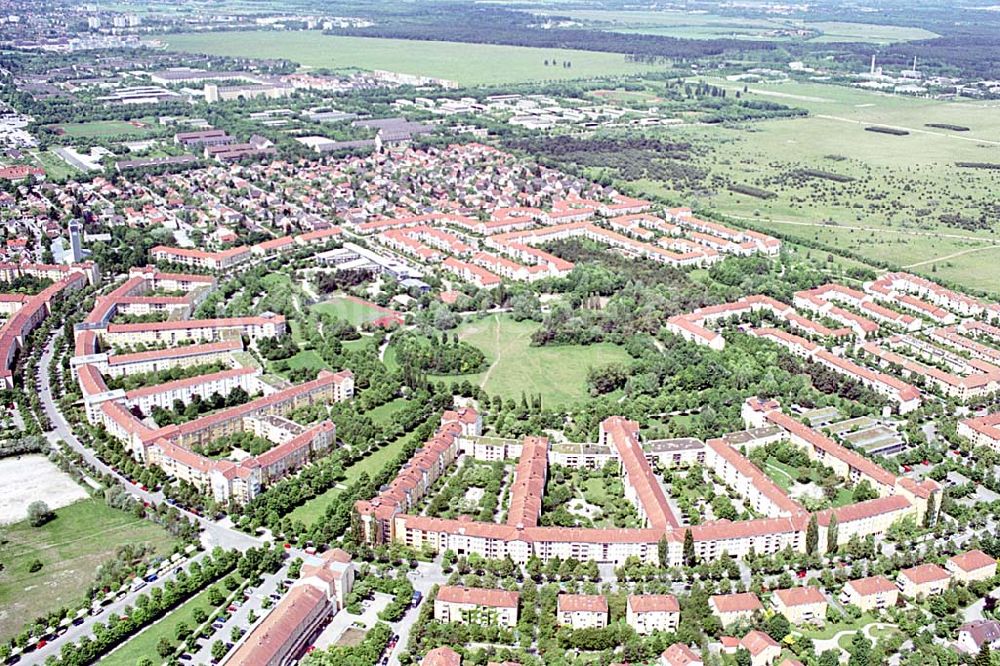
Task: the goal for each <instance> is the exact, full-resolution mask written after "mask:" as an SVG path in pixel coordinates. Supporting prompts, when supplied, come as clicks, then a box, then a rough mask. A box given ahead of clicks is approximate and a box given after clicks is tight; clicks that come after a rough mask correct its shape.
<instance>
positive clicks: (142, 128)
mask: <svg viewBox="0 0 1000 666" xmlns="http://www.w3.org/2000/svg"><path fill="white" fill-rule="evenodd" d="M144 120H145V121H146V123H148V122H154V119H152V118H147V119H144ZM137 122H139V123H140V124H132V123H130V122H126V121H124V120H95V121H92V122H86V123H65V124H62V125H53V128H56V127H58V128H61V129H62V131H63V133H64V134H63V135H64V136H67V137H72V138H90V137H108V136H133V137H141V136H143V135H144V134H146V133H148V132H149V131H150V130H151V127H150V126H149V125H146V124H144V123H141V121H137Z"/></svg>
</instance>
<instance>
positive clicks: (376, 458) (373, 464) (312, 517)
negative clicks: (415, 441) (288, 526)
mask: <svg viewBox="0 0 1000 666" xmlns="http://www.w3.org/2000/svg"><path fill="white" fill-rule="evenodd" d="M394 402H398V401H394ZM388 404H389V405H392V404H393V403H388ZM383 406H384V405H383ZM372 411H373V412H374V411H376V410H372ZM408 437H409V435H403V436H402V437H400V438H399V439H397V440H395V441H394V442H390V443H389V444H388V445H386V446H383V447H382V448H381V449H379V450H378V451H375V452H374V453H371V454H370V455H368V456H366V457H365V458H362V459H361V460H359V461H357V462H355V463H354V464H353V465H350V466H349V467H347V468H346V469H345V470H344V474H345V475H346V478H345V479H344V485H348V486H349V485H350V484H352V483H354V482H355V481H357V480H358V478H359V477H360V476H361V474H362V473H367V474H368V476H370V477H371V476H374V475H376V474H378V473H379V472H380V471H382V468H383V467H385V466H386V465H388V464H389V462H390V461H392V460H394V459H395V458H396V456H398V455H399V453H400V452H401V451H402V450H403V446H404V445H405V444H406V441H407V438H408ZM340 492H341V491H340V489H339V488H330V489H329V490H327V491H326V492H323V493H321V494H319V495H317V496H316V497H314V498H312V499H311V500H308V501H307V502H305V503H304V504H302V505H301V506H297V507H295V509H294V510H292V512H291V513H289V514H288V517H289V518H291V519H292V520H300V521H302V523H303V524H305V525H312V524H313V523H314V522H315V521H317V520H319V519H320V518H322V517H323V514H324V513H325V512H326V508H327V507H328V506H330V503H331V502H332V501H333V498H334V497H336V496H337V495H338V494H339V493H340Z"/></svg>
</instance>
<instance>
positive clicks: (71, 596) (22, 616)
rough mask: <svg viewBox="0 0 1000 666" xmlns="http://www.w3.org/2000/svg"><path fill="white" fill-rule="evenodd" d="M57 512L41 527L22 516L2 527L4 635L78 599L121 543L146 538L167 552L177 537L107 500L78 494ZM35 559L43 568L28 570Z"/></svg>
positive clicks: (0, 626) (0, 618)
mask: <svg viewBox="0 0 1000 666" xmlns="http://www.w3.org/2000/svg"><path fill="white" fill-rule="evenodd" d="M55 514H56V517H55V519H53V520H52V521H50V522H48V523H46V524H45V525H42V526H41V527H31V526H30V525H29V524H28V523H27V522H21V523H16V524H14V525H10V526H7V527H4V528H3V531H4V533H5V536H6V540H5V541H4V542H3V543H0V563H2V564H3V570H2V571H0V608H3V609H4V612H3V613H0V638H8V637H10V636H13V635H14V634H16V633H17V632H18V631H20V630H21V628H22V627H23V625H24V624H25V622H28V621H30V620H33V619H34V618H36V617H38V616H39V615H43V614H45V613H48V612H51V611H53V610H56V609H58V608H60V607H62V606H73V605H75V604H77V603H80V602H81V601H82V600H83V595H84V593H85V592H86V590H87V587H88V586H89V585H90V583H91V582H93V580H94V572H95V571H96V569H97V567H98V566H100V565H101V564H102V563H104V562H107V561H108V560H110V559H111V558H112V557H114V554H115V549H116V548H117V547H118V546H120V545H123V544H127V543H148V544H150V545H151V546H153V547H154V548H155V549H156V552H157V553H159V554H163V555H165V554H169V553H170V552H171V550H172V549H173V546H174V544H175V543H176V541H175V540H174V538H173V537H171V536H170V535H169V534H167V532H166V531H165V530H163V529H161V528H160V527H158V526H156V525H154V524H153V523H151V522H149V521H147V520H143V519H140V518H135V517H134V516H132V515H131V514H129V513H126V512H124V511H119V510H117V509H112V508H111V507H109V506H107V505H106V504H105V503H104V501H103V500H98V499H85V500H80V501H79V502H76V503H74V504H70V505H69V506H66V507H63V508H61V509H57V510H56V511H55ZM35 559H38V560H40V561H41V562H42V568H41V569H40V570H39V571H37V572H35V573H30V572H29V571H28V567H29V565H30V563H31V562H32V561H34V560H35ZM131 663H134V660H133V661H132V662H131Z"/></svg>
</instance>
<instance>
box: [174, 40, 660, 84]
mask: <svg viewBox="0 0 1000 666" xmlns="http://www.w3.org/2000/svg"><path fill="white" fill-rule="evenodd" d="M162 39H163V40H164V41H165V42H166V43H167V46H168V48H170V49H172V50H176V51H188V52H195V53H207V54H211V55H226V56H253V57H255V58H287V59H289V60H293V61H295V62H297V63H299V64H300V65H302V66H304V67H308V68H314V67H329V68H344V67H359V68H362V69H385V70H390V71H394V72H402V73H404V74H419V75H424V76H434V77H438V78H444V79H449V80H452V81H458V82H459V83H461V84H464V85H480V84H503V83H519V82H524V81H549V80H557V79H559V80H564V79H577V78H586V77H594V76H609V75H619V74H634V73H636V72H643V71H649V70H650V69H655V67H654V66H653V65H648V64H640V63H631V62H627V61H626V60H625V56H624V55H622V54H616V53H597V52H591V51H576V50H570V49H537V48H529V47H523V46H497V45H489V44H461V43H457V42H425V41H410V40H404V39H379V38H366V37H339V36H333V35H324V34H322V33H321V32H318V31H298V32H277V31H254V32H223V33H218V32H213V33H210V34H201V33H179V34H176V35H164V36H163V38H162ZM546 61H549V62H550V63H552V62H558V64H557V65H555V66H553V65H552V64H549V65H546V64H545V62H546ZM564 61H568V62H569V63H571V66H570V67H563V66H562V63H563V62H564Z"/></svg>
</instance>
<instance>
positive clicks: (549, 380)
mask: <svg viewBox="0 0 1000 666" xmlns="http://www.w3.org/2000/svg"><path fill="white" fill-rule="evenodd" d="M538 326H539V325H538V324H537V323H535V322H532V321H521V322H518V321H514V319H513V318H511V317H509V316H506V315H493V316H490V317H487V318H486V319H481V320H479V321H470V322H466V323H463V324H462V325H461V326H459V328H458V335H459V337H460V338H461V339H462V340H464V341H465V342H468V343H470V344H472V345H474V346H475V347H478V348H479V349H480V350H482V352H483V353H484V354H485V355H486V362H487V369H486V370H485V371H483V372H479V373H476V374H472V375H452V376H438V375H432V376H431V379H432V380H435V381H436V380H438V379H440V380H444V381H459V382H460V381H463V380H468V381H470V382H471V383H473V384H477V385H479V386H482V387H483V388H485V389H486V391H487V392H488V393H489V394H490V395H500V396H502V397H503V398H504V399H508V398H513V399H519V398H520V397H521V394H522V393H527V394H528V395H532V394H539V393H540V394H541V395H542V404H543V406H545V407H564V406H566V405H569V404H572V403H574V402H577V401H580V400H584V399H585V398H586V397H587V395H588V392H587V372H588V371H589V370H590V368H592V367H602V366H605V365H607V364H609V363H614V362H623V361H627V360H628V358H629V356H628V353H627V352H626V351H625V349H624V348H622V347H619V346H618V345H613V344H610V343H600V344H596V345H586V346H584V345H551V346H545V347H532V346H531V334H532V333H534V332H535V331H536V330H537V329H538Z"/></svg>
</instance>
